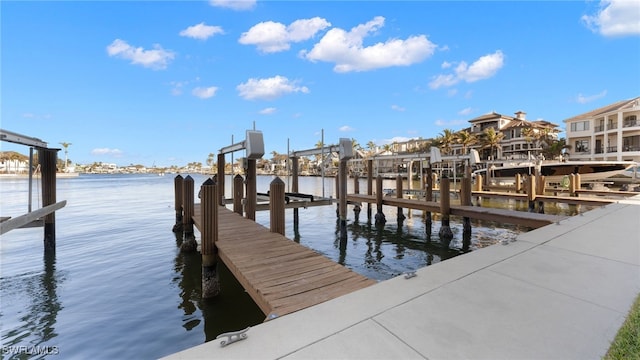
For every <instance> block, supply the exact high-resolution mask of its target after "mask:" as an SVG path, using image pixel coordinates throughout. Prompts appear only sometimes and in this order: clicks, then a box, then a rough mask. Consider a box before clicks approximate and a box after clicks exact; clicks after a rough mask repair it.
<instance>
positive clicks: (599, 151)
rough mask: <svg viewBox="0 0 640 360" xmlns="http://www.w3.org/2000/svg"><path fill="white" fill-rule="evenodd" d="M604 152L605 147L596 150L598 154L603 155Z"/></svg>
mask: <svg viewBox="0 0 640 360" xmlns="http://www.w3.org/2000/svg"><path fill="white" fill-rule="evenodd" d="M603 152H604V148H603V147H599V148H596V154H602V153H603Z"/></svg>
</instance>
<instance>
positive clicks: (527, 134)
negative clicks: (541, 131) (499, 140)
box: [522, 127, 536, 149]
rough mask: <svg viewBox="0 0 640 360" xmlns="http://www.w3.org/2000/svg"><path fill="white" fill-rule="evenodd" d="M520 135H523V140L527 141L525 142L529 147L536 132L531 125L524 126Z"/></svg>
mask: <svg viewBox="0 0 640 360" xmlns="http://www.w3.org/2000/svg"><path fill="white" fill-rule="evenodd" d="M522 136H524V140H525V141H526V142H527V144H529V149H531V143H532V142H533V139H535V137H536V132H535V131H534V130H533V128H532V127H526V128H524V129H522Z"/></svg>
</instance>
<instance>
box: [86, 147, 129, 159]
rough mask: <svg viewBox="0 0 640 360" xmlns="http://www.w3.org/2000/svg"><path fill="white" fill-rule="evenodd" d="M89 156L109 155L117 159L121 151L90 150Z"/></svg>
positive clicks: (108, 149) (107, 149)
mask: <svg viewBox="0 0 640 360" xmlns="http://www.w3.org/2000/svg"><path fill="white" fill-rule="evenodd" d="M91 155H111V156H115V157H118V156H121V155H122V151H121V150H120V149H110V148H96V149H93V150H91Z"/></svg>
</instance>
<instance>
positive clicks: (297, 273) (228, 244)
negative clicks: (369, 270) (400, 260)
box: [193, 201, 375, 316]
mask: <svg viewBox="0 0 640 360" xmlns="http://www.w3.org/2000/svg"><path fill="white" fill-rule="evenodd" d="M314 202H315V201H314ZM307 203H308V204H310V203H311V202H307ZM200 216H201V213H200V206H199V204H196V206H195V209H194V218H193V220H194V225H195V226H196V227H197V228H199V226H200V223H201V221H200V220H201V219H200ZM218 216H219V224H218V231H219V233H218V234H219V236H218V242H217V243H216V245H217V246H218V250H219V253H218V254H219V257H220V259H221V260H222V261H223V262H224V263H225V264H226V265H227V267H228V268H229V270H230V271H231V272H232V273H233V275H234V276H235V277H236V279H237V280H238V282H240V284H241V285H242V286H243V287H244V288H245V290H246V291H247V293H248V294H249V295H250V296H251V297H252V298H253V300H254V301H255V302H256V304H257V305H258V307H259V308H260V309H261V310H262V311H263V312H264V313H265V314H270V313H272V312H274V311H275V310H276V309H275V308H274V305H273V302H274V301H278V304H279V306H280V308H279V309H277V313H278V314H279V315H280V316H281V315H284V314H286V313H290V312H293V311H297V310H300V309H302V308H304V307H308V306H311V305H315V304H317V303H320V302H322V301H326V300H329V299H331V298H333V297H336V296H339V295H341V294H345V293H348V292H351V291H355V290H357V289H360V288H363V287H366V286H369V285H371V284H374V283H375V281H373V280H370V279H367V278H366V277H364V276H362V275H359V274H357V273H355V272H353V271H351V270H349V269H347V268H345V267H344V266H342V265H340V264H337V263H335V262H333V261H331V260H329V259H328V258H326V257H324V256H323V255H322V254H319V253H318V252H316V251H314V250H312V249H309V248H307V247H305V246H302V245H300V244H298V243H296V242H294V241H292V240H290V239H287V238H286V237H284V236H282V235H280V234H277V233H272V232H270V231H269V229H267V228H266V227H264V226H262V225H260V224H257V223H255V222H254V221H252V220H248V219H246V218H244V217H242V216H240V215H238V214H236V213H234V212H231V211H230V210H228V209H226V208H225V207H220V209H219V215H218Z"/></svg>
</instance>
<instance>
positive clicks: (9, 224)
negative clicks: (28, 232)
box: [0, 200, 67, 235]
mask: <svg viewBox="0 0 640 360" xmlns="http://www.w3.org/2000/svg"><path fill="white" fill-rule="evenodd" d="M65 205H67V200H63V201H60V202H57V203H55V204H51V205H48V206H45V207H43V208H40V209H37V210H34V211H32V212H30V213H26V214H24V215H21V216H18V217H15V218H11V219H8V220H5V221H3V222H0V235H2V234H4V233H7V232H9V231H11V230H13V229H17V228H21V227H24V226H27V225H28V224H30V223H31V222H33V221H36V220H38V219H40V218H42V217H45V216H47V215H49V214H51V213H52V212H54V211H56V210H59V209H61V208H63V207H64V206H65Z"/></svg>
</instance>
